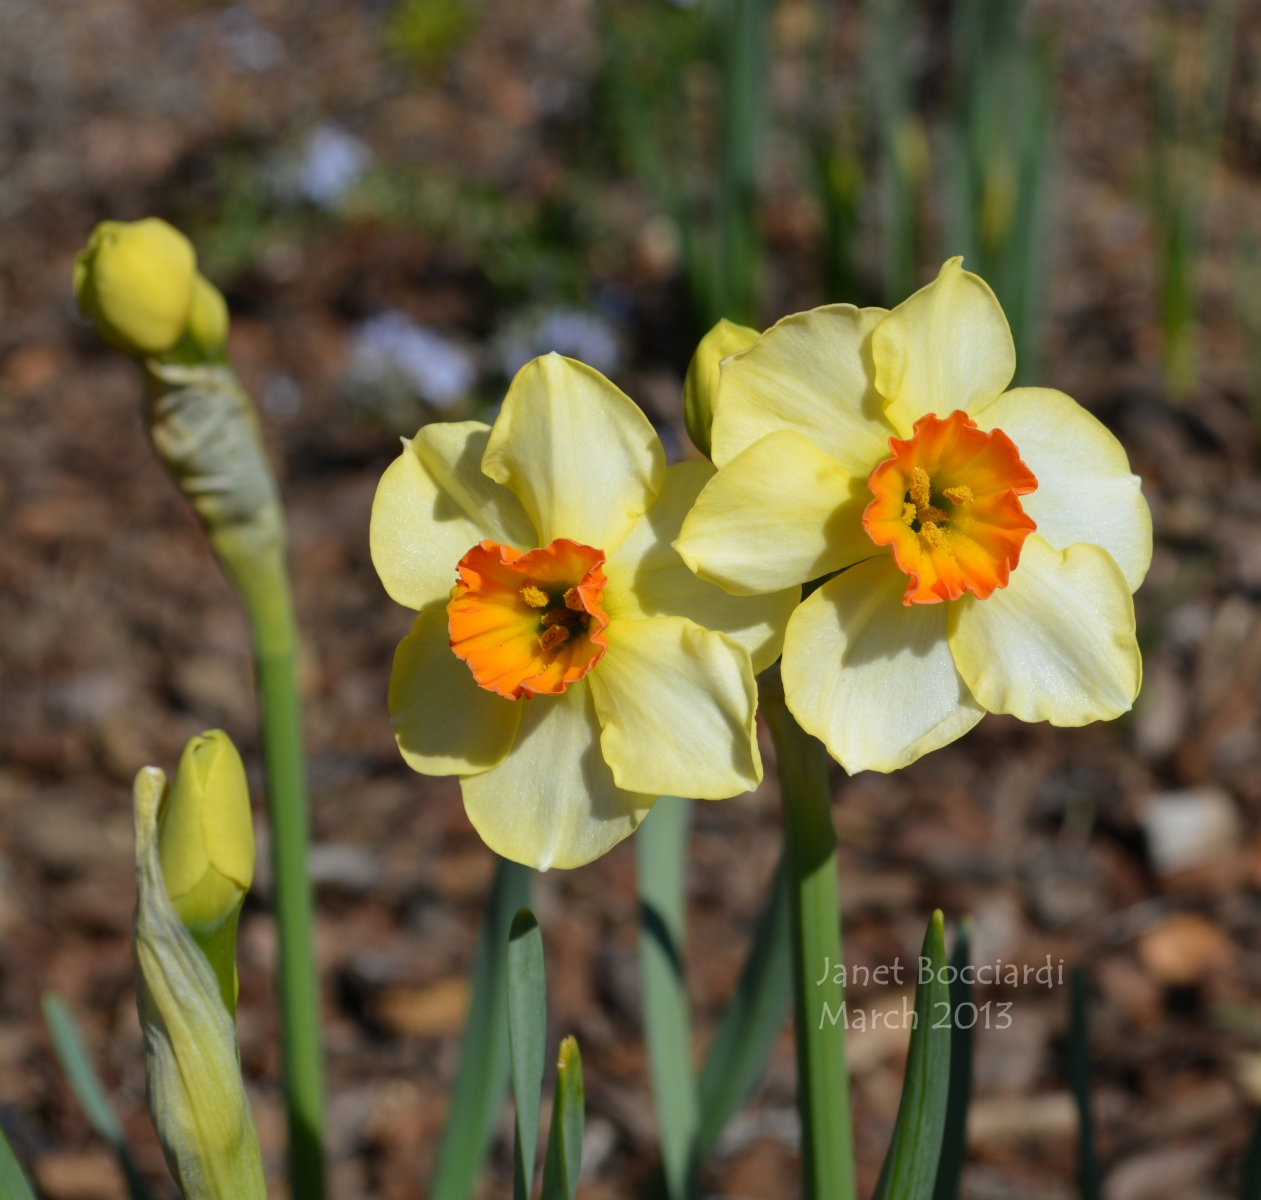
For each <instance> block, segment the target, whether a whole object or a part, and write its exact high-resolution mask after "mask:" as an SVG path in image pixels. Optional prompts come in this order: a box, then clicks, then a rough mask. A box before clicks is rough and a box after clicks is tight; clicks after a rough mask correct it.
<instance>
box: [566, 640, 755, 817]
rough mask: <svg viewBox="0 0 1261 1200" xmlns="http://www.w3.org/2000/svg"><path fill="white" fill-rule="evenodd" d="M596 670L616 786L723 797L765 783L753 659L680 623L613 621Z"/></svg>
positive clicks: (603, 742)
mask: <svg viewBox="0 0 1261 1200" xmlns="http://www.w3.org/2000/svg"><path fill="white" fill-rule="evenodd" d="M608 639H609V648H608V652H607V653H606V654H605V656H604V657H603V658H602V659H601V660H600V661H599V662H598V663H597V664H596V666H595V669H594V670H593V671H592V672H591V676H590V681H591V695H592V697H593V698H594V699H595V709H596V713H597V714H598V715H599V718H600V724H601V726H602V727H603V732H602V733H601V735H600V746H601V749H602V750H603V752H604V759H605V761H606V762H607V763H608V764H609V766H610V767H611V768H612V769H613V778H614V780H615V781H616V782H617V785H618V787H623V788H626V789H627V790H629V791H634V792H647V793H649V794H651V795H661V794H665V795H673V796H690V797H692V798H693V799H697V800H725V799H726V798H728V797H729V796H735V795H738V794H739V793H741V792H751V791H752V790H753V789H754V788H756V787H757V785H758V784H759V783H760V782H761V781H762V760H761V757H760V756H759V754H758V748H757V733H756V730H755V728H754V713H755V712H756V711H757V684H756V683H754V681H753V667H752V664H751V663H750V661H749V655H748V652H747V651H746V650H745V649H744V648H743V647H742V646H738V645H737V644H736V643H735V642H733V641H732V640H731V639H730V638H729V637H727V636H726V635H725V634H721V633H711V632H710V631H709V630H707V629H702V628H701V627H700V626H699V625H697V624H695V623H694V622H692V621H686V620H684V619H683V618H682V617H656V618H652V619H649V620H645V621H613V622H611V623H610V624H609V628H608Z"/></svg>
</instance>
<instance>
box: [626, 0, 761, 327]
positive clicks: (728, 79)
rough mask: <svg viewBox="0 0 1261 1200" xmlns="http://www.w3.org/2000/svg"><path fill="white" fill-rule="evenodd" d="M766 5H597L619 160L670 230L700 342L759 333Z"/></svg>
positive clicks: (730, 0) (754, 0)
mask: <svg viewBox="0 0 1261 1200" xmlns="http://www.w3.org/2000/svg"><path fill="white" fill-rule="evenodd" d="M769 17H770V2H769V0H704V2H702V3H698V4H696V5H694V6H693V7H690V8H682V7H678V6H675V5H671V4H668V3H666V2H665V0H606V2H605V4H604V6H603V19H604V30H605V36H606V51H607V56H606V67H605V76H604V86H605V93H606V96H607V98H608V100H609V103H610V105H611V108H612V112H613V115H614V124H615V128H616V133H617V139H618V143H619V146H620V149H621V155H622V158H623V159H624V160H625V162H626V164H627V165H628V166H629V167H630V168H631V170H632V171H634V172H635V173H636V174H637V175H639V177H640V178H641V179H643V181H644V182H645V183H646V184H647V185H648V187H649V188H650V189H651V190H652V192H653V194H654V196H655V197H656V200H657V203H658V204H659V205H660V207H661V209H662V210H663V211H664V212H665V213H666V214H667V215H668V216H669V217H670V218H671V219H672V220H673V221H674V223H675V225H676V226H677V228H678V231H679V237H680V242H681V245H682V250H683V259H684V269H685V271H686V274H687V282H688V288H689V292H690V295H691V298H692V306H693V311H694V313H695V316H696V323H697V333H698V335H699V334H700V333H703V332H704V331H705V330H706V329H708V328H710V326H712V325H713V324H714V323H715V322H716V321H718V320H719V318H721V317H727V318H729V319H730V320H732V321H736V322H737V323H740V324H745V325H749V324H756V323H757V322H756V319H755V310H756V298H757V282H758V268H759V259H760V256H761V245H760V240H759V237H758V231H757V224H756V211H755V209H756V202H757V186H758V171H759V161H760V152H761V145H762V138H763V134H764V126H765V123H766V119H767V73H768V69H769V57H770V29H769Z"/></svg>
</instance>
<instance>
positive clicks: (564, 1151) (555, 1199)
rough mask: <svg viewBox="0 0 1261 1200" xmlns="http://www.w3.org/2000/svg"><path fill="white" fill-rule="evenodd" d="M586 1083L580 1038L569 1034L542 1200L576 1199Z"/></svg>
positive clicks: (560, 1064)
mask: <svg viewBox="0 0 1261 1200" xmlns="http://www.w3.org/2000/svg"><path fill="white" fill-rule="evenodd" d="M585 1102H586V1101H585V1094H584V1092H583V1086H582V1055H581V1054H579V1053H578V1039H577V1038H574V1037H567V1038H565V1039H564V1041H562V1042H561V1044H560V1053H559V1054H558V1055H557V1058H556V1096H555V1099H554V1100H553V1102H552V1130H551V1134H550V1135H549V1137H548V1140H547V1159H546V1161H545V1162H544V1164H543V1193H542V1196H541V1197H540V1200H573V1197H574V1192H575V1191H577V1190H578V1172H579V1170H580V1169H581V1168H582V1135H583V1132H584V1129H585V1126H586V1114H585V1110H584V1105H585Z"/></svg>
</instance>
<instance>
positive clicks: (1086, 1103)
mask: <svg viewBox="0 0 1261 1200" xmlns="http://www.w3.org/2000/svg"><path fill="white" fill-rule="evenodd" d="M1087 986H1088V981H1087V979H1086V969H1085V967H1082V966H1077V967H1074V968H1073V973H1072V975H1071V976H1070V977H1069V1004H1070V1011H1069V1022H1068V1074H1069V1082H1070V1083H1071V1085H1072V1088H1073V1096H1074V1098H1075V1099H1076V1101H1077V1130H1078V1132H1077V1183H1078V1187H1079V1188H1080V1190H1081V1200H1099V1161H1098V1159H1097V1158H1096V1157H1095V1121H1094V1116H1093V1113H1092V1111H1091V1110H1092V1104H1091V1095H1090V1093H1091V1087H1090V1010H1089V997H1088V994H1087Z"/></svg>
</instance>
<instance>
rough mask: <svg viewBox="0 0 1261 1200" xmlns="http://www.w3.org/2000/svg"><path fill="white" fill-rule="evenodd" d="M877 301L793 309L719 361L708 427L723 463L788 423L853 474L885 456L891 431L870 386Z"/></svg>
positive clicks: (880, 312) (862, 474)
mask: <svg viewBox="0 0 1261 1200" xmlns="http://www.w3.org/2000/svg"><path fill="white" fill-rule="evenodd" d="M886 315H887V314H886V312H885V310H884V309H883V308H863V309H858V308H855V307H854V306H853V305H852V304H829V305H827V306H826V307H824V308H816V309H813V310H811V311H810V312H804V313H795V314H794V315H793V316H791V317H785V318H784V319H783V320H782V321H780V322H778V323H777V324H776V325H774V326H772V327H771V328H770V329H768V330H767V331H766V332H765V333H764V334H762V336H761V337H760V338H758V340H757V341H756V342H755V343H754V344H753V345H752V346H750V347H749V349H748V350H745V351H743V352H742V353H740V354H737V355H735V356H734V357H732V358H729V359H727V360H725V361H724V363H723V366H722V374H721V376H720V379H719V384H718V403H717V407H716V409H715V412H714V424H713V429H712V431H711V437H712V441H713V459H714V463H715V465H717V466H719V467H722V466H725V465H726V464H727V463H729V462H730V461H731V460H732V459H733V458H735V456H736V455H737V454H739V453H740V452H741V451H742V450H745V449H747V448H748V447H749V446H751V445H753V443H754V442H756V441H758V440H759V439H761V438H764V437H765V436H766V435H767V434H768V433H775V432H776V431H777V430H781V429H793V430H796V432H798V433H800V434H802V435H803V436H804V437H806V438H808V439H809V440H810V441H811V442H813V443H814V445H815V446H816V447H817V448H818V449H819V450H822V451H823V453H824V454H826V455H828V456H829V457H831V458H834V459H835V460H836V461H837V462H838V463H840V465H841V467H842V468H843V469H844V470H846V471H848V472H849V473H850V474H851V475H853V476H854V477H855V478H861V479H866V478H867V476H868V475H869V474H870V473H871V469H872V468H873V467H874V466H875V465H876V464H877V463H878V462H880V461H881V460H882V459H885V458H888V457H889V438H890V437H891V436H892V435H893V434H895V433H896V432H897V431H896V430H895V429H894V428H893V426H892V425H890V424H889V422H888V421H887V420H886V418H885V416H884V413H883V403H882V401H881V399H880V397H879V395H877V393H876V390H875V386H874V383H875V368H874V367H873V365H872V361H871V332H872V330H873V329H875V327H876V326H877V325H878V324H879V323H880V321H881V320H882V319H883V318H884V317H885V316H886Z"/></svg>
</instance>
